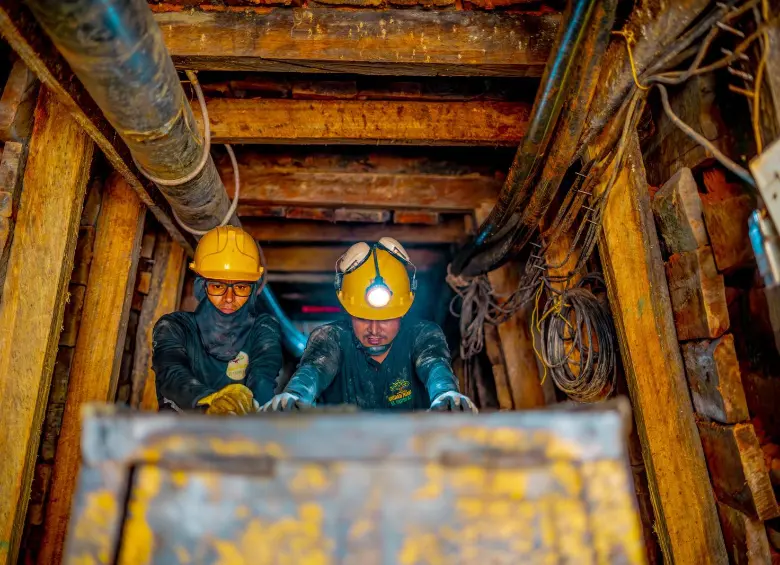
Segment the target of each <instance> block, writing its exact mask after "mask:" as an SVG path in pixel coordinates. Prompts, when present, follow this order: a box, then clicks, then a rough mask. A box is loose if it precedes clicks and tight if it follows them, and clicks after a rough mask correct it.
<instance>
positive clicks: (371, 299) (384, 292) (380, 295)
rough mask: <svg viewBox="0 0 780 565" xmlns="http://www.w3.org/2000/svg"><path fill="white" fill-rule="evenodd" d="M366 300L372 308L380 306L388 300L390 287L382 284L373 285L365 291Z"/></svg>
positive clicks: (384, 304)
mask: <svg viewBox="0 0 780 565" xmlns="http://www.w3.org/2000/svg"><path fill="white" fill-rule="evenodd" d="M366 302H368V303H369V304H370V305H371V306H373V307H374V308H382V307H384V306H387V304H388V302H390V289H389V288H387V287H386V286H384V285H373V286H372V287H370V288H369V289H368V292H367V293H366Z"/></svg>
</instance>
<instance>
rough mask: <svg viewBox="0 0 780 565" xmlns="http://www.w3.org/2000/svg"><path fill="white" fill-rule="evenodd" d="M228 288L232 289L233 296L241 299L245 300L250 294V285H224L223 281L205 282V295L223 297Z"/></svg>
mask: <svg viewBox="0 0 780 565" xmlns="http://www.w3.org/2000/svg"><path fill="white" fill-rule="evenodd" d="M229 288H232V289H233V294H234V295H236V296H239V297H241V298H246V297H247V296H250V295H251V294H252V283H248V282H234V283H226V282H223V281H210V280H207V281H206V294H208V295H209V296H223V295H224V294H225V293H226V292H227V291H228V289H229Z"/></svg>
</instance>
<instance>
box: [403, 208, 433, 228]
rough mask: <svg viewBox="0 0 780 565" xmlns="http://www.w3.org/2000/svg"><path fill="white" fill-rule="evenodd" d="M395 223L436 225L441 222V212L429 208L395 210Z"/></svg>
mask: <svg viewBox="0 0 780 565" xmlns="http://www.w3.org/2000/svg"><path fill="white" fill-rule="evenodd" d="M393 221H394V222H395V223H396V224H422V225H427V226H436V225H438V224H439V223H440V222H441V214H439V213H438V212H431V211H429V210H396V211H395V212H393Z"/></svg>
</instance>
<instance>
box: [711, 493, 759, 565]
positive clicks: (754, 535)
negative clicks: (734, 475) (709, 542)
mask: <svg viewBox="0 0 780 565" xmlns="http://www.w3.org/2000/svg"><path fill="white" fill-rule="evenodd" d="M718 515H719V516H720V525H721V528H723V538H724V540H725V542H726V548H727V550H728V552H729V556H731V563H732V565H765V564H767V563H771V556H770V553H769V541H768V539H767V531H766V528H765V527H764V523H763V522H762V521H761V520H756V519H755V518H751V517H750V516H747V515H745V514H743V513H742V512H740V511H739V510H736V509H734V508H731V507H730V506H728V505H726V504H723V503H722V502H719V503H718Z"/></svg>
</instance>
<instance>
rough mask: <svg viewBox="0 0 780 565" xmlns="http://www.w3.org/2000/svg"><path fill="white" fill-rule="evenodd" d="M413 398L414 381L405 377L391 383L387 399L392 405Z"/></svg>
mask: <svg viewBox="0 0 780 565" xmlns="http://www.w3.org/2000/svg"><path fill="white" fill-rule="evenodd" d="M411 399H412V383H410V382H409V381H407V380H406V379H404V378H400V379H397V380H395V381H393V382H392V383H390V396H388V397H387V401H388V402H389V403H390V406H396V405H397V404H402V403H404V402H409V401H410V400H411Z"/></svg>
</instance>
